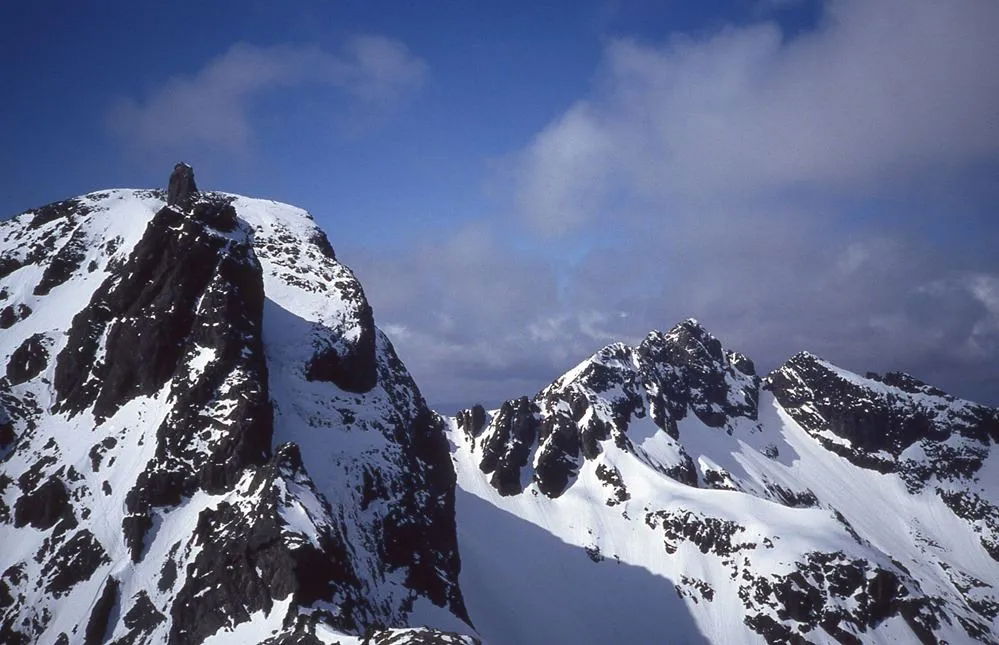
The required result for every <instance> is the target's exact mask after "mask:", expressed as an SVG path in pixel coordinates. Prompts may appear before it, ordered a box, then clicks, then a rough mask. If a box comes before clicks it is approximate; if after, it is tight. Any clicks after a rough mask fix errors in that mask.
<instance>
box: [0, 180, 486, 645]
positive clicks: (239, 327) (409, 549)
mask: <svg viewBox="0 0 999 645" xmlns="http://www.w3.org/2000/svg"><path fill="white" fill-rule="evenodd" d="M167 201H169V202H170V203H169V204H168V203H167ZM0 326H2V327H3V328H4V332H3V334H2V336H0V367H3V366H5V372H4V374H3V378H0V410H2V413H0V458H2V459H3V462H2V475H0V540H2V541H3V543H4V544H5V545H6V546H5V549H4V551H3V556H2V561H0V600H2V602H0V641H3V642H5V643H8V642H9V643H22V642H53V643H55V642H58V643H70V642H74V643H75V642H85V643H88V644H89V643H98V642H129V643H139V642H143V643H151V642H171V643H196V642H198V643H200V642H202V641H211V640H212V639H224V638H226V637H227V635H228V634H243V635H244V637H242V638H240V637H234V638H236V640H241V642H247V640H249V641H256V640H260V641H263V640H265V639H267V640H268V642H288V641H289V640H290V639H294V640H295V642H309V643H313V642H315V643H319V642H338V641H339V642H349V641H350V639H351V638H353V637H350V636H349V635H350V634H355V635H358V638H359V635H361V634H364V633H365V632H369V631H371V630H374V629H377V628H382V627H386V626H399V627H403V626H410V625H430V626H437V627H444V628H452V629H455V630H458V631H463V632H466V633H467V632H469V631H471V628H470V627H469V626H468V625H467V624H466V622H465V621H467V615H466V613H465V609H464V606H463V604H462V599H461V594H460V591H459V589H458V585H457V571H458V566H459V565H458V562H459V560H458V553H457V548H456V544H455V530H454V512H453V495H454V488H453V482H454V473H453V470H452V469H451V466H450V463H449V460H448V453H447V442H446V438H445V435H444V432H443V424H442V422H441V421H440V419H439V418H438V417H437V416H436V415H435V414H434V413H433V412H431V411H430V410H429V409H428V408H427V407H426V404H425V402H424V400H423V397H422V396H421V394H420V392H419V390H418V389H417V387H416V385H415V384H414V383H413V381H412V379H411V378H410V377H409V375H408V373H407V372H406V369H405V367H404V366H403V365H402V363H401V362H400V361H399V360H398V357H397V356H396V355H395V352H394V350H393V348H392V345H391V343H390V342H389V341H388V339H387V338H386V337H385V336H384V335H382V334H381V332H379V331H378V330H377V328H376V327H375V326H374V321H373V316H372V312H371V308H370V306H369V305H368V303H367V300H366V298H365V296H364V291H363V289H362V288H361V285H360V284H359V283H358V281H357V280H356V278H355V277H354V275H353V274H352V273H351V271H350V270H349V269H348V268H347V267H345V266H344V265H343V264H341V263H340V262H339V261H338V260H337V259H336V256H335V254H334V252H333V248H332V246H331V245H330V243H329V241H328V240H327V239H326V236H325V235H324V234H323V233H322V231H321V230H320V229H319V228H318V227H317V226H316V225H315V222H314V221H313V220H312V218H311V217H310V216H309V215H308V213H306V212H305V211H303V210H301V209H298V208H295V207H292V206H288V205H284V204H279V203H276V202H272V201H267V200H260V199H251V198H247V197H241V196H238V195H231V194H225V193H215V192H198V191H197V188H196V186H195V184H194V180H193V172H191V171H190V168H189V167H178V169H177V170H176V172H175V176H174V177H173V178H172V181H171V194H170V195H167V194H166V193H165V192H164V191H156V190H152V191H150V190H108V191H99V192H95V193H90V194H88V195H84V196H82V197H78V198H74V199H70V200H65V201H63V202H58V203H56V204H51V205H49V206H45V207H42V208H39V209H33V210H31V211H28V212H26V213H24V214H22V215H19V216H17V217H14V218H12V219H10V220H7V221H4V222H2V223H0ZM247 634H252V636H250V637H249V638H246V635H247ZM414 634H415V632H414ZM385 635H386V636H387V635H388V632H386V634H385ZM397 636H398V637H399V638H400V639H402V640H403V641H405V640H407V639H410V638H411V637H410V636H406V635H402V634H394V635H393V636H392V637H393V638H395V637H397ZM422 637H427V638H434V636H433V635H431V634H429V633H428V632H426V631H423V632H420V633H419V634H415V635H413V636H412V638H422ZM345 639H346V640H345ZM355 640H356V639H355Z"/></svg>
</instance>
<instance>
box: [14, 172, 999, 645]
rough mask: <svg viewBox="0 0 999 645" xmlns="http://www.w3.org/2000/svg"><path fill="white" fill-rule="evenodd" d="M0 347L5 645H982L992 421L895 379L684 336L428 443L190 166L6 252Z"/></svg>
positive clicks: (306, 287) (996, 560)
mask: <svg viewBox="0 0 999 645" xmlns="http://www.w3.org/2000/svg"><path fill="white" fill-rule="evenodd" d="M0 330H2V331H0V375H2V378H0V545H2V548H0V642H2V643H5V644H6V643H65V644H70V643H84V644H91V643H177V644H187V643H202V642H207V643H296V644H307V645H311V644H318V643H343V644H345V645H346V644H348V643H378V644H382V645H387V644H389V643H391V644H393V645H397V644H405V643H448V644H451V643H455V644H457V643H473V642H476V641H477V640H478V639H480V638H481V639H482V640H484V641H486V642H489V643H493V644H498V645H519V644H522V643H554V644H559V643H566V644H573V645H576V644H580V643H593V644H597V643H601V644H603V643H642V644H644V643H696V642H705V641H710V642H724V643H760V642H770V643H789V642H790V643H805V642H813V643H834V642H836V643H861V642H863V643H867V642H875V643H901V642H917V641H918V642H924V643H934V642H948V643H962V642H973V641H981V642H999V594H997V592H996V586H997V585H999V456H997V454H999V451H997V450H996V444H997V442H999V411H997V410H995V409H993V408H990V407H987V406H982V405H977V404H974V403H971V402H968V401H963V400H960V399H957V398H955V397H952V396H950V395H948V394H946V393H944V392H942V391H941V390H939V389H936V388H934V387H931V386H929V385H927V384H925V383H922V382H921V381H919V380H917V379H915V378H913V377H911V376H908V375H905V374H900V373H889V374H885V375H877V374H868V375H866V376H859V375H857V374H853V373H851V372H848V371H846V370H843V369H840V368H839V367H837V366H835V365H832V364H831V363H829V362H827V361H824V360H822V359H820V358H818V357H816V356H813V355H811V354H807V353H802V354H798V355H796V356H794V357H792V358H791V359H789V360H788V361H787V362H786V363H784V365H782V366H781V367H780V368H779V369H777V370H775V371H774V372H772V373H770V374H768V375H762V374H758V373H757V371H756V368H755V366H754V363H753V362H752V361H751V360H750V359H749V358H748V357H746V356H744V355H742V354H740V353H738V352H735V351H732V350H730V349H727V348H726V347H725V346H724V345H723V344H722V342H721V341H720V340H719V339H717V338H715V337H714V336H713V335H712V334H711V333H710V332H708V331H707V330H706V329H705V328H704V327H703V326H701V325H700V324H699V323H697V322H696V321H694V320H687V321H684V322H682V323H680V324H678V325H676V326H675V327H673V328H672V329H670V330H669V331H667V332H665V333H663V332H659V331H655V332H652V333H650V334H649V335H648V336H647V337H646V338H645V339H644V340H642V342H640V343H639V344H637V345H634V346H632V345H627V344H623V343H615V344H612V345H609V346H607V347H605V348H604V349H602V350H600V351H598V352H597V353H596V354H594V355H593V356H592V357H590V358H588V359H587V360H584V361H583V362H582V363H580V364H579V365H577V366H576V367H575V368H573V369H571V370H570V371H569V372H567V373H566V374H564V375H563V376H561V377H560V378H558V379H556V380H555V381H553V382H552V383H551V384H550V385H549V386H547V387H545V388H543V389H542V390H541V391H540V392H538V393H536V394H534V395H533V396H520V397H519V398H512V399H510V400H509V401H507V402H505V403H503V404H502V405H500V406H499V407H498V408H496V409H492V410H487V409H486V408H484V407H483V406H472V407H470V408H469V409H467V410H464V411H461V412H460V413H458V414H457V415H456V416H455V417H445V416H442V415H439V414H437V413H435V412H434V411H432V410H430V409H429V408H428V407H427V404H426V403H425V401H424V399H423V397H422V395H421V394H420V391H419V389H418V388H417V386H416V384H415V383H414V382H413V380H412V378H410V376H409V374H408V372H407V370H406V368H405V366H404V365H403V364H402V362H401V361H400V360H399V358H398V357H397V356H396V354H395V351H394V350H393V348H392V345H391V343H390V342H389V339H388V338H387V337H386V336H385V335H384V334H382V333H381V332H380V331H379V330H378V328H377V327H376V326H375V324H374V318H373V314H372V311H371V308H370V307H369V305H368V303H367V300H366V298H365V295H364V291H363V289H362V288H361V285H360V284H359V283H358V281H357V280H356V278H355V277H354V275H353V274H352V273H351V272H350V270H349V269H348V268H347V267H345V266H344V265H343V264H341V263H340V262H339V261H338V260H337V258H336V254H335V253H334V250H333V247H332V245H331V244H330V242H329V240H328V239H327V238H326V236H325V234H323V232H322V231H321V230H320V229H319V228H318V227H317V226H316V224H315V223H314V222H313V220H312V218H311V217H310V216H309V215H308V214H307V213H306V212H304V211H302V210H300V209H297V208H294V207H292V206H287V205H284V204H278V203H275V202H271V201H266V200H260V199H250V198H247V197H241V196H238V195H230V194H225V193H218V192H201V191H199V189H198V186H197V183H196V182H195V178H194V171H193V169H192V168H191V167H190V166H188V165H186V164H178V165H177V166H176V167H175V168H174V171H173V174H172V175H171V177H170V180H169V183H168V189H167V190H166V191H159V190H110V191H103V192H98V193H91V194H89V195H84V196H82V197H78V198H75V199H70V200H66V201H63V202H58V203H55V204H51V205H49V206H45V207H42V208H38V209H34V210H31V211H28V212H26V213H23V214H21V215H19V216H17V217H14V218H13V219H10V220H7V221H4V222H2V223H0ZM513 394H517V393H513ZM459 554H460V557H459Z"/></svg>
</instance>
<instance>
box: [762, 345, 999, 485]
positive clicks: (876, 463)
mask: <svg viewBox="0 0 999 645" xmlns="http://www.w3.org/2000/svg"><path fill="white" fill-rule="evenodd" d="M872 376H877V375H872ZM766 388H767V389H768V390H770V391H771V392H773V394H774V397H775V398H776V399H777V401H778V402H779V403H780V404H781V406H782V407H783V408H784V409H785V410H787V412H788V414H790V415H791V416H792V418H794V420H795V421H796V422H797V423H798V424H799V425H800V426H801V427H802V428H804V429H805V431H806V432H808V433H809V434H811V435H812V436H813V437H815V439H816V440H817V441H819V443H821V444H822V445H823V446H825V447H826V448H827V449H829V450H831V451H832V452H835V453H837V454H839V455H842V456H843V457H846V458H847V459H849V460H850V461H851V462H853V463H854V464H856V465H858V466H861V467H863V468H870V469H873V470H877V471H879V472H884V473H889V472H900V474H902V476H903V478H904V479H905V480H906V483H907V485H908V486H909V487H910V488H911V489H913V490H917V489H920V488H922V487H923V486H924V485H925V484H926V482H927V481H929V479H930V478H932V477H938V478H943V479H950V478H954V477H969V476H971V475H973V474H974V473H975V472H976V471H977V470H978V469H979V468H980V467H981V464H982V460H983V459H984V458H985V457H986V456H987V455H988V448H989V443H990V440H991V441H996V440H997V438H999V411H996V410H993V409H990V408H987V407H985V406H979V405H974V404H969V403H966V402H961V401H958V400H957V399H955V398H954V397H952V396H949V395H946V394H944V393H943V392H941V391H940V390H937V389H936V388H932V387H930V386H928V385H926V384H925V383H922V382H920V381H918V380H916V379H914V378H912V377H911V376H908V375H905V374H900V373H897V372H896V373H889V374H886V375H885V376H883V377H877V378H871V379H866V381H865V380H864V379H854V380H851V379H848V378H845V377H843V376H842V375H841V374H840V373H838V372H837V371H836V370H835V369H833V368H832V367H830V366H829V365H828V364H827V363H825V362H823V361H821V360H820V359H818V358H816V357H815V356H812V355H811V354H807V353H802V354H797V355H796V356H794V357H792V358H791V359H790V360H789V361H788V362H787V363H785V364H784V366H782V367H781V368H780V369H778V370H776V371H774V372H773V373H772V374H771V375H770V376H768V377H767V384H766ZM824 432H831V433H832V434H834V435H836V436H837V437H840V438H842V439H844V440H845V442H838V441H831V440H830V439H829V438H827V437H826V436H824V435H823V433H824ZM952 436H956V437H960V438H961V440H962V441H961V444H960V445H959V446H955V445H954V444H953V442H949V441H948V440H949V439H951V437H952ZM916 443H919V444H920V446H921V447H922V449H923V451H924V452H925V453H926V454H927V455H928V456H929V459H928V460H919V461H915V460H908V459H906V458H905V457H904V455H903V453H904V452H905V451H906V450H907V449H908V448H910V447H911V446H913V445H914V444H916Z"/></svg>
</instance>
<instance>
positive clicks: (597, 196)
mask: <svg viewBox="0 0 999 645" xmlns="http://www.w3.org/2000/svg"><path fill="white" fill-rule="evenodd" d="M996 33H999V3H996V2H993V1H991V0H948V1H941V2H907V1H904V0H876V1H871V0H834V1H832V2H829V3H828V5H827V7H826V14H825V18H824V20H823V21H822V23H821V25H820V27H819V28H818V29H817V30H816V31H814V32H810V33H806V34H804V35H801V36H799V37H797V38H795V39H793V40H790V41H785V40H784V39H783V37H782V34H781V32H780V30H779V28H778V27H777V26H776V25H775V24H773V23H762V24H758V25H753V26H748V27H738V28H732V27H730V28H727V29H724V30H722V31H720V32H719V33H717V34H715V35H713V36H711V37H709V38H706V39H692V38H689V37H686V36H676V37H673V38H671V39H670V40H669V41H668V42H667V43H666V44H665V45H663V46H650V45H645V44H640V43H637V42H635V41H632V40H627V39H619V40H615V41H612V42H611V43H610V45H609V46H608V47H607V52H606V60H605V65H604V69H603V72H602V74H601V76H600V79H599V82H598V83H597V85H596V87H595V89H594V92H593V95H592V96H590V97H588V98H586V99H584V100H581V101H579V102H578V103H576V104H575V105H573V106H572V107H571V108H570V109H569V110H568V111H567V112H566V114H565V115H564V116H563V117H561V118H559V119H556V120H555V121H554V122H553V123H552V124H551V125H550V126H549V127H548V128H546V129H545V130H544V131H543V132H541V133H540V134H539V135H538V136H537V137H536V139H535V140H534V142H533V143H532V144H531V145H530V146H529V147H528V148H527V149H526V150H525V152H524V153H523V155H522V156H521V158H520V159H519V161H520V167H519V173H518V175H519V178H520V183H519V187H518V194H519V198H520V204H521V207H522V209H523V211H524V212H525V213H526V214H527V215H528V217H529V218H530V220H531V221H532V223H534V224H535V225H536V226H537V227H538V229H539V230H541V231H543V232H549V233H551V232H555V233H558V232H562V231H564V230H566V229H569V228H572V227H573V226H577V225H579V224H581V223H583V222H585V221H586V219H587V218H589V217H594V216H596V215H597V214H598V213H601V212H602V209H603V208H605V207H606V206H607V205H608V203H615V204H619V203H620V199H621V197H622V193H624V194H625V196H626V197H631V198H635V199H651V200H660V199H662V198H663V197H664V196H671V197H683V198H686V199H701V198H704V197H705V196H711V197H712V198H713V199H718V198H720V197H723V196H727V197H729V198H732V199H744V198H746V197H752V196H757V195H760V194H764V193H766V192H768V191H770V192H772V191H780V190H786V189H788V188H792V187H810V188H823V189H834V190H843V189H851V190H861V189H863V190H869V189H871V188H872V187H874V186H876V185H877V184H878V183H879V182H882V181H884V180H885V179H886V178H893V177H898V176H902V175H905V174H906V173H913V172H919V171H922V170H924V169H926V168H927V167H936V168H939V167H942V166H944V167H945V166H947V165H955V164H956V165H960V164H965V163H973V162H975V161H977V160H981V159H983V158H985V157H987V156H990V155H995V154H996V152H997V151H999V74H996V73H995V61H999V38H996V36H995V35H996Z"/></svg>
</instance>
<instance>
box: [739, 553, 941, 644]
mask: <svg viewBox="0 0 999 645" xmlns="http://www.w3.org/2000/svg"><path fill="white" fill-rule="evenodd" d="M795 567H796V570H794V571H792V572H791V573H789V574H787V575H775V576H752V575H750V576H747V577H746V578H744V579H746V580H747V583H746V584H743V585H741V586H740V588H739V595H740V597H741V598H742V599H743V602H746V603H747V604H748V605H750V606H752V607H754V608H756V609H757V610H758V611H759V613H753V614H751V615H749V616H747V617H746V619H745V622H746V625H747V626H749V627H750V629H752V630H753V631H755V632H756V633H758V634H760V635H761V636H763V637H764V638H765V639H766V640H767V642H768V643H786V642H808V636H807V635H808V634H809V633H810V632H813V631H814V630H817V629H822V630H824V631H825V632H826V633H828V634H830V635H831V636H832V637H833V638H835V639H836V640H837V641H839V642H841V643H858V644H859V643H861V642H862V640H861V639H860V638H858V637H857V636H856V634H863V633H864V632H866V631H867V630H869V629H872V628H874V627H876V626H877V625H878V624H879V623H881V622H882V621H884V620H886V619H888V618H890V617H892V616H900V617H901V618H902V619H903V620H905V622H906V624H908V626H909V628H910V629H911V630H912V632H913V633H914V634H915V635H916V637H917V638H919V640H920V641H921V642H923V643H935V642H937V639H936V637H935V636H934V634H933V630H934V629H936V628H937V627H939V626H940V619H939V613H940V612H939V608H938V606H939V604H940V602H939V600H938V599H936V598H932V597H927V596H921V595H919V594H916V593H913V591H911V590H910V588H909V587H910V586H912V585H913V582H912V581H911V580H908V581H907V580H906V578H908V576H906V575H905V574H904V573H902V572H896V571H891V570H888V569H884V568H881V567H878V566H876V565H873V564H872V563H870V562H867V561H865V560H858V559H853V560H851V559H849V558H847V557H846V556H845V555H844V554H843V553H823V552H814V553H808V554H806V556H805V558H804V559H803V561H800V562H796V563H795ZM844 601H846V602H844ZM779 621H780V622H779ZM783 621H794V623H795V624H796V626H797V629H794V628H792V627H789V626H787V625H786V624H785V623H784V622H783Z"/></svg>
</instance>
